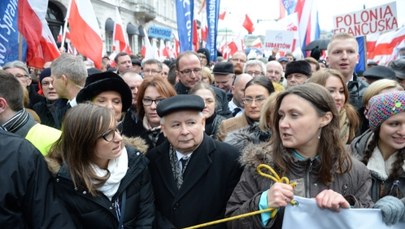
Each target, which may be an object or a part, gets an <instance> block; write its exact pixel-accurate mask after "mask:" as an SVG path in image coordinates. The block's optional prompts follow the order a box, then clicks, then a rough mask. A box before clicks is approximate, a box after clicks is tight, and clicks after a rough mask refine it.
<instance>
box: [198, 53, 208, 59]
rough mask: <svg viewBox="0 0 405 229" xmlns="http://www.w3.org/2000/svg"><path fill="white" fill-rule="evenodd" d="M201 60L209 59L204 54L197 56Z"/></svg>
mask: <svg viewBox="0 0 405 229" xmlns="http://www.w3.org/2000/svg"><path fill="white" fill-rule="evenodd" d="M197 56H198V57H199V58H200V59H207V57H206V56H205V55H204V54H201V55H197Z"/></svg>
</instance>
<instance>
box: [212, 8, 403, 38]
mask: <svg viewBox="0 0 405 229" xmlns="http://www.w3.org/2000/svg"><path fill="white" fill-rule="evenodd" d="M315 1H316V2H317V6H318V9H319V25H320V27H321V30H326V31H330V30H332V28H333V22H332V21H333V16H337V15H341V14H345V13H350V12H353V11H359V10H362V9H363V5H365V6H366V8H371V7H375V6H378V5H383V4H386V3H390V2H396V5H397V17H398V26H401V25H405V0H315ZM278 2H279V0H221V12H222V11H223V10H224V9H226V10H227V11H228V12H230V14H228V15H227V16H226V17H225V21H221V20H220V21H219V27H220V28H221V27H222V28H223V27H230V28H232V29H233V30H235V29H236V28H238V27H239V28H240V29H241V30H242V32H243V33H247V32H246V30H244V29H243V28H242V27H241V26H240V25H241V23H242V22H241V21H243V17H244V15H245V14H246V13H247V14H248V15H249V17H250V18H251V19H252V21H253V23H254V24H255V27H256V28H257V29H258V30H261V29H263V28H261V27H268V26H269V25H271V23H272V22H270V21H271V20H272V19H276V18H278V17H279V8H278V6H279V5H278ZM227 19H228V20H227ZM257 20H259V23H257ZM260 24H262V25H260ZM234 32H238V31H234Z"/></svg>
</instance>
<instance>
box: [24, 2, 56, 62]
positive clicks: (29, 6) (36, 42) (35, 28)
mask: <svg viewBox="0 0 405 229" xmlns="http://www.w3.org/2000/svg"><path fill="white" fill-rule="evenodd" d="M47 9H48V1H44V0H20V1H18V30H19V31H20V33H21V34H22V35H23V36H24V38H25V39H26V40H27V44H28V50H27V60H26V62H27V65H28V66H32V67H36V68H43V67H44V64H45V63H46V62H48V61H52V60H54V59H55V58H57V57H59V55H60V52H59V50H58V47H57V46H56V43H55V39H54V38H53V35H52V32H51V30H50V29H49V27H48V23H47V21H46V20H45V16H46V11H47Z"/></svg>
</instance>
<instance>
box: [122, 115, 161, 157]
mask: <svg viewBox="0 0 405 229" xmlns="http://www.w3.org/2000/svg"><path fill="white" fill-rule="evenodd" d="M122 126H123V131H122V134H123V135H124V136H126V137H129V138H133V137H139V138H142V139H143V140H144V141H145V142H146V144H147V146H148V149H152V148H154V147H155V146H157V145H160V144H162V143H163V142H164V140H165V139H166V138H165V136H164V135H163V133H162V132H161V131H160V129H157V130H154V131H149V130H146V129H145V127H144V126H143V123H142V119H140V120H138V121H137V122H134V121H133V119H131V118H129V117H128V116H127V115H125V118H124V121H123V122H122Z"/></svg>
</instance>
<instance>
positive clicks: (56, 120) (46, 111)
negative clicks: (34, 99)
mask: <svg viewBox="0 0 405 229" xmlns="http://www.w3.org/2000/svg"><path fill="white" fill-rule="evenodd" d="M32 109H33V110H34V111H35V112H36V113H37V114H38V116H39V118H40V119H41V124H44V125H47V126H50V127H53V128H56V129H59V130H60V129H61V127H62V118H63V117H62V115H63V114H62V113H60V112H57V111H56V104H50V103H48V102H47V101H46V99H45V98H43V99H42V100H41V101H39V102H38V103H36V104H34V106H33V107H32ZM52 109H53V110H52Z"/></svg>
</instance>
